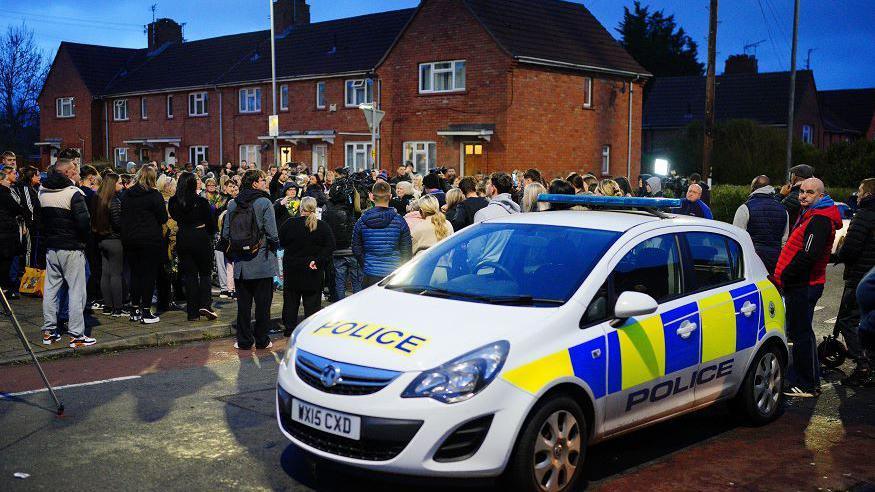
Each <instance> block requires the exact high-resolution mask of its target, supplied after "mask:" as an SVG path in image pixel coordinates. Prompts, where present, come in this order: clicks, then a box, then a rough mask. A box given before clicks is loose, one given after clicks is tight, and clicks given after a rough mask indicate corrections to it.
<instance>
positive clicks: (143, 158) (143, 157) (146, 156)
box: [140, 149, 149, 163]
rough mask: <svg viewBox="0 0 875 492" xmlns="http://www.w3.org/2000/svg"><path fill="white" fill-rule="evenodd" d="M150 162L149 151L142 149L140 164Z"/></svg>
mask: <svg viewBox="0 0 875 492" xmlns="http://www.w3.org/2000/svg"><path fill="white" fill-rule="evenodd" d="M148 161H149V149H140V163H146V162H148Z"/></svg>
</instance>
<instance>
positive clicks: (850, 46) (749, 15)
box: [0, 0, 875, 90]
mask: <svg viewBox="0 0 875 492" xmlns="http://www.w3.org/2000/svg"><path fill="white" fill-rule="evenodd" d="M153 3H155V0H2V1H0V18H2V19H3V22H4V23H6V24H19V23H22V22H24V23H26V24H27V26H28V27H29V28H31V29H33V31H34V33H35V37H36V40H37V42H38V44H39V46H40V47H41V48H43V49H44V50H46V52H47V53H49V54H50V56H51V57H53V56H54V53H55V51H56V50H57V48H58V45H59V44H60V42H61V41H74V42H79V43H91V44H101V45H110V46H121V47H129V48H141V47H145V46H146V35H145V34H144V33H143V25H145V24H147V23H148V22H149V21H150V20H151V15H152V14H151V11H150V6H151V5H152V4H153ZM309 3H310V5H311V12H312V18H313V21H314V22H318V21H323V20H330V19H337V18H342V17H352V16H355V15H361V14H367V13H373V12H380V11H386V10H395V9H402V8H408V7H415V6H416V5H417V4H418V0H371V1H361V0H310V1H309ZM580 3H583V4H584V5H586V6H587V7H588V8H589V9H590V10H591V11H592V13H593V14H594V15H595V16H596V18H598V19H599V21H601V22H602V24H603V25H605V26H606V27H607V28H608V29H609V30H610V31H611V33H612V34H614V36H615V37H616V31H615V28H616V27H617V24H618V23H619V21H620V20H621V19H622V17H623V7H624V6H631V5H632V1H631V0H629V1H619V0H585V1H583V2H580ZM642 3H643V4H644V5H650V6H651V7H652V8H653V9H663V10H665V12H666V13H667V14H671V13H673V14H675V16H676V18H677V20H678V23H679V25H681V26H682V27H683V28H684V29H685V30H687V31H688V32H689V33H690V35H691V36H692V37H693V38H694V39H695V40H696V41H697V42H698V43H699V55H700V61H704V59H705V56H706V53H707V29H708V1H707V0H651V1H647V0H644V1H643V2H642ZM158 16H159V17H170V18H172V19H174V20H176V21H178V22H184V23H185V24H186V25H185V38H186V39H187V40H195V39H202V38H208V37H213V36H219V35H225V34H233V33H240V32H247V31H255V30H260V29H266V28H268V27H269V26H268V2H267V1H265V0H257V1H256V0H174V1H168V0H158ZM792 17H793V0H723V1H722V2H721V5H720V28H719V31H718V47H717V50H718V55H717V59H718V61H717V71H718V73H721V72H722V71H723V62H724V60H725V59H726V57H727V56H729V55H732V54H736V53H742V52H744V46H745V45H746V44H750V43H756V42H758V41H764V42H763V43H761V44H760V45H759V46H758V47H757V48H756V55H757V58H758V59H759V66H760V71H761V72H763V71H780V70H789V68H790V36H791V32H792ZM0 27H2V24H0ZM810 48H811V49H814V50H815V51H814V52H813V53H812V55H811V67H812V68H813V69H814V71H815V78H816V82H817V86H818V88H819V89H821V90H823V89H845V88H861V87H875V7H873V1H872V0H830V1H826V2H824V1H811V0H802V9H801V16H800V28H799V57H798V60H799V61H798V66H799V68H804V67H805V64H806V57H807V55H808V50H809V49H810ZM750 52H753V51H750Z"/></svg>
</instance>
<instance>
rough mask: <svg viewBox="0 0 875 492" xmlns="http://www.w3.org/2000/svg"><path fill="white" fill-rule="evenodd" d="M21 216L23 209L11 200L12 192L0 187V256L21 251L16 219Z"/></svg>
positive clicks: (7, 255) (8, 255)
mask: <svg viewBox="0 0 875 492" xmlns="http://www.w3.org/2000/svg"><path fill="white" fill-rule="evenodd" d="M23 214H24V209H23V208H22V207H21V206H20V205H19V204H18V202H16V201H15V199H14V198H12V191H10V190H9V188H7V187H5V186H2V185H0V256H3V257H10V256H14V255H16V254H18V253H19V252H20V251H21V237H20V236H19V233H20V229H19V226H18V219H19V217H22V216H23ZM0 273H2V274H8V273H9V272H0Z"/></svg>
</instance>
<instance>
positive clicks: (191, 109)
mask: <svg viewBox="0 0 875 492" xmlns="http://www.w3.org/2000/svg"><path fill="white" fill-rule="evenodd" d="M209 101H210V99H209V96H208V95H207V93H206V91H201V92H190V93H189V94H188V115H189V116H208V115H209V114H210V111H209V107H208V106H209ZM198 110H200V111H198Z"/></svg>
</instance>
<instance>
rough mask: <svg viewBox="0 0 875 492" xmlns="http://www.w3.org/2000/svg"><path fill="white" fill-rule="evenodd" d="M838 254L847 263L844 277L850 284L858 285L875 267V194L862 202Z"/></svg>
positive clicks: (841, 260) (839, 258)
mask: <svg viewBox="0 0 875 492" xmlns="http://www.w3.org/2000/svg"><path fill="white" fill-rule="evenodd" d="M836 255H837V256H838V260H839V261H840V262H842V263H844V264H845V274H844V279H845V283H846V284H848V285H857V284H858V283H859V282H860V280H861V279H862V278H863V277H864V276H865V275H866V274H867V273H868V272H869V270H871V269H872V267H875V196H867V197H866V198H865V199H863V200H862V201H861V202H860V205H859V208H858V209H857V213H856V214H854V218H853V220H851V225H850V226H849V227H848V232H847V234H846V235H845V242H844V244H843V245H842V247H841V249H840V250H839V251H838V252H837V253H836Z"/></svg>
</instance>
